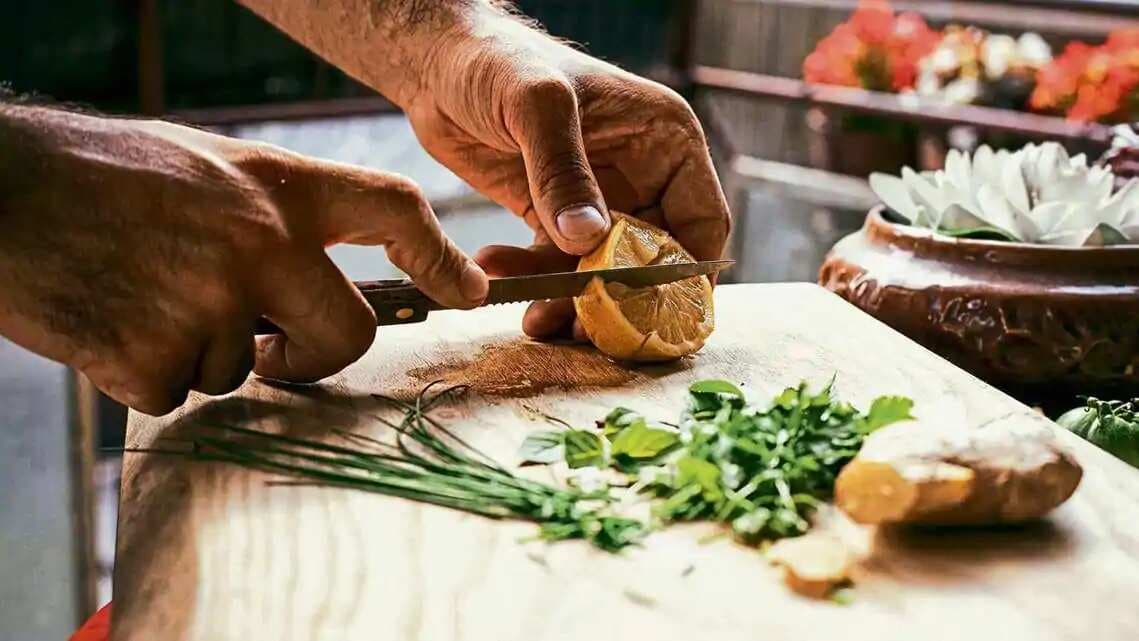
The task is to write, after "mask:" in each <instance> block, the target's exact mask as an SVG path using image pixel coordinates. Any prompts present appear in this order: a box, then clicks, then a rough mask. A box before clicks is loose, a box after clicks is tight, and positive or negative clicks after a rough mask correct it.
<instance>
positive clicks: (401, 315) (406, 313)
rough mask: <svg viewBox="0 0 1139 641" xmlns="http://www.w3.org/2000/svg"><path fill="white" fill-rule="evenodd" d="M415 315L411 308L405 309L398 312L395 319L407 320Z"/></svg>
mask: <svg viewBox="0 0 1139 641" xmlns="http://www.w3.org/2000/svg"><path fill="white" fill-rule="evenodd" d="M414 315H415V310H414V309H412V308H410V307H403V308H401V309H398V310H396V313H395V317H396V318H398V319H400V320H407V319H409V318H411V317H412V316H414Z"/></svg>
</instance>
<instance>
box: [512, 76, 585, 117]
mask: <svg viewBox="0 0 1139 641" xmlns="http://www.w3.org/2000/svg"><path fill="white" fill-rule="evenodd" d="M521 95H522V98H523V101H524V102H525V103H527V106H528V107H538V108H545V109H550V108H558V107H572V108H573V109H574V110H575V111H576V110H577V93H576V92H575V91H574V88H573V85H572V84H570V81H569V79H567V78H566V77H565V76H561V75H546V76H541V77H538V78H533V79H530V80H528V81H526V83H525V84H524V85H523V87H522V93H521Z"/></svg>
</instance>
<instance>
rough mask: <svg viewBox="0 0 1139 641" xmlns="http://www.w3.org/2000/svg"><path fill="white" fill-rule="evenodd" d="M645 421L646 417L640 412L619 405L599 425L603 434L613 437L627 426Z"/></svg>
mask: <svg viewBox="0 0 1139 641" xmlns="http://www.w3.org/2000/svg"><path fill="white" fill-rule="evenodd" d="M644 422H645V419H644V417H642V416H641V415H640V414H638V413H636V412H634V411H633V410H631V409H629V408H627V407H618V408H616V409H614V410H613V411H612V412H609V413H608V414H606V415H605V419H604V420H603V421H602V422H601V424H600V425H599V427H600V428H601V433H602V435H604V436H605V437H606V438H609V439H612V438H613V436H614V435H616V434H619V433H620V432H621V431H622V430H624V429H625V428H626V427H629V426H630V425H635V424H637V423H644Z"/></svg>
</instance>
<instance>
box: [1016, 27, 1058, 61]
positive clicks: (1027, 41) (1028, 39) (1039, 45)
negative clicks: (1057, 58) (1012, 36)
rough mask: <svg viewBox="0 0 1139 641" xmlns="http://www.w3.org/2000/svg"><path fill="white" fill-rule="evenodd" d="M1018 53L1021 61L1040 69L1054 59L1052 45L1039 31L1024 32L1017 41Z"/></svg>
mask: <svg viewBox="0 0 1139 641" xmlns="http://www.w3.org/2000/svg"><path fill="white" fill-rule="evenodd" d="M1016 49H1017V54H1019V56H1020V60H1021V62H1023V63H1024V64H1025V65H1027V66H1029V67H1035V68H1037V69H1039V68H1040V67H1043V66H1044V65H1046V64H1048V63H1049V62H1051V61H1052V47H1051V46H1050V45H1049V44H1048V43H1047V42H1045V40H1044V38H1043V37H1041V35H1040V34H1039V33H1033V32H1031V31H1029V32H1026V33H1022V34H1021V35H1020V38H1018V39H1017V41H1016Z"/></svg>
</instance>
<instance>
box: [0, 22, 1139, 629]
mask: <svg viewBox="0 0 1139 641" xmlns="http://www.w3.org/2000/svg"><path fill="white" fill-rule="evenodd" d="M517 4H518V7H519V9H521V10H522V11H523V12H525V13H527V14H529V15H531V16H533V17H535V18H537V19H538V20H539V21H541V22H542V23H543V24H545V25H546V27H547V28H548V29H549V31H551V32H552V33H554V34H556V35H558V36H562V37H566V38H570V39H572V40H575V41H577V42H580V43H582V44H583V45H584V46H585V47H586V48H587V49H588V50H589V51H590V52H591V53H593V54H594V55H597V56H599V57H602V58H605V59H608V60H610V61H613V62H615V63H617V64H619V65H621V66H624V67H626V68H628V69H631V70H633V71H636V72H638V73H641V74H643V75H647V76H650V77H652V78H655V79H657V80H659V81H661V82H664V83H667V84H669V85H671V86H673V87H674V88H676V89H677V90H678V91H680V92H681V93H683V94H684V95H685V96H686V97H687V98H689V99H690V100H691V101H692V102H693V105H694V107H695V108H696V111H697V113H698V115H699V116H700V117H701V120H702V121H703V123H704V126H705V129H706V131H707V133H708V136H709V141H710V145H711V147H712V151H713V156H714V158H715V160H716V163H717V168H718V171H719V172H720V174H721V178H722V181H723V184H724V187H725V190H726V191H727V194H728V197H729V200H730V202H731V205H732V209H733V212H734V215H735V217H736V221H737V224H736V231H735V234H734V237H733V239H732V249H731V251H732V254H733V257H734V258H736V260H737V261H738V263H737V267H736V268H735V269H734V270H733V271H732V272H731V273H730V274H729V275H728V277H727V279H726V280H728V281H729V282H760V281H792V280H805V281H813V280H815V277H816V273H817V270H818V267H819V264H820V262H821V261H822V259H823V257H824V255H825V254H826V251H827V250H828V248H829V247H830V246H831V245H832V244H833V243H834V242H835V241H836V240H838V239H839V238H840V237H842V236H843V235H845V234H847V233H850V232H852V231H854V230H855V229H857V228H858V227H859V226H860V225H861V223H862V220H863V218H864V216H865V213H866V211H867V209H868V208H869V207H871V206H872V205H873V204H874V203H875V202H876V201H877V199H876V198H875V197H874V196H873V195H872V193H871V192H870V191H869V188H868V186H867V183H866V176H867V174H868V173H869V172H870V171H873V170H886V171H897V170H898V168H899V167H900V166H901V165H902V164H909V165H912V166H921V167H924V168H933V167H936V166H937V165H938V163H939V162H940V158H942V157H944V152H945V150H946V149H947V148H950V147H958V148H963V149H971V148H973V147H975V146H976V145H978V144H980V143H981V142H988V143H990V144H995V145H1019V144H1021V143H1023V142H1025V141H1028V140H1042V139H1060V140H1063V141H1064V142H1066V143H1067V144H1068V146H1069V147H1071V148H1075V149H1079V150H1086V151H1088V152H1090V153H1091V154H1093V155H1095V154H1099V153H1101V152H1102V151H1103V150H1104V149H1105V148H1106V145H1107V142H1108V140H1109V135H1110V133H1109V128H1108V126H1109V125H1110V124H1111V123H1112V122H1114V121H1125V120H1135V119H1136V117H1135V116H1136V115H1137V114H1133V113H1130V110H1133V109H1139V100H1131V101H1130V102H1128V101H1127V100H1123V101H1122V102H1120V103H1119V104H1114V105H1111V106H1109V107H1108V108H1104V109H1101V110H1100V111H1092V112H1086V110H1085V111H1079V108H1080V105H1079V104H1076V101H1072V100H1054V101H1052V102H1048V101H1047V100H1044V99H1043V98H1039V97H1038V94H1040V95H1043V93H1042V91H1041V92H1038V91H1036V89H1037V85H1038V84H1039V83H1040V82H1043V80H1042V79H1043V78H1045V76H1044V75H1040V74H1041V73H1042V70H1043V69H1050V68H1051V67H1050V65H1051V66H1053V67H1054V66H1055V65H1056V63H1055V62H1054V60H1053V58H1054V57H1060V56H1062V55H1064V54H1065V52H1066V51H1067V49H1068V44H1069V43H1071V42H1073V41H1079V42H1086V43H1089V46H1093V47H1094V46H1101V45H1102V46H1105V47H1106V46H1107V45H1106V44H1104V43H1108V42H1109V34H1111V33H1112V32H1113V31H1118V30H1120V29H1124V28H1126V27H1132V28H1134V27H1136V26H1137V25H1139V22H1137V20H1139V2H1135V1H1125V0H1119V1H1108V0H1083V1H1070V2H1057V1H1049V0H1039V1H1036V2H1027V1H1013V2H933V1H930V2H920V1H911V2H894V3H893V9H895V10H897V11H898V12H913V15H914V16H916V17H917V18H920V21H921V25H922V27H923V29H929V30H933V31H937V33H938V34H939V35H938V37H937V41H940V42H941V43H942V45H941V46H940V48H939V49H938V50H936V51H935V47H934V44H930V45H929V46H925V45H923V44H922V43H921V42H916V43H911V42H907V43H903V44H904V45H905V46H904V47H903V49H904V50H899V51H901V52H900V53H899V52H896V51H892V50H891V51H890V52H889V55H891V56H894V55H897V56H900V60H898V61H895V60H892V59H891V60H890V61H888V64H885V66H883V65H881V64H879V65H878V66H877V67H876V66H874V65H871V66H870V67H867V66H866V65H854V66H851V64H850V63H849V61H847V60H845V59H844V58H843V53H842V51H838V50H836V49H837V48H838V47H839V46H840V45H841V43H834V42H828V41H827V40H826V39H825V37H826V36H827V34H829V33H831V32H832V30H834V29H835V28H836V27H838V26H839V25H840V24H843V23H845V22H847V21H848V20H850V19H851V15H852V12H853V11H854V10H855V9H856V7H857V4H858V3H857V2H856V1H855V0H782V1H774V0H770V1H764V0H671V1H670V0H520V1H519V2H518V3H517ZM2 12H3V13H2V16H0V83H4V84H6V85H7V86H8V88H9V89H11V90H13V91H15V92H16V93H21V94H37V95H39V96H41V97H42V98H44V99H48V100H53V101H58V102H63V103H71V104H75V105H78V106H82V107H85V108H90V109H97V110H100V111H103V112H108V113H121V114H144V115H150V116H162V117H168V118H173V119H177V120H180V121H182V122H186V123H191V124H195V125H198V126H202V127H207V128H210V129H213V130H216V131H218V132H221V133H225V134H229V135H233V136H239V137H245V138H254V139H259V140H264V141H267V142H271V143H275V144H278V145H281V146H284V147H287V148H290V149H293V150H295V151H298V152H303V153H306V154H311V155H314V156H320V157H324V158H330V159H335V160H340V161H345V162H351V163H356V164H360V165H366V166H370V167H377V168H382V169H387V170H391V171H396V172H400V173H403V174H406V175H408V176H410V177H412V178H414V179H415V180H416V181H418V182H419V183H420V184H421V185H422V186H423V187H424V189H425V191H426V192H427V193H428V195H429V197H430V198H431V200H432V201H433V204H434V205H435V209H436V211H437V212H438V213H439V216H440V219H441V220H442V222H443V225H444V227H445V228H446V229H447V230H448V232H449V233H450V234H451V237H452V238H453V239H454V240H455V241H456V242H457V243H458V244H459V245H460V246H461V247H462V248H463V249H465V250H468V251H474V250H476V249H477V248H479V247H480V246H482V245H484V244H487V243H490V242H496V243H514V244H527V243H528V242H529V236H530V235H529V232H528V230H527V229H526V228H525V227H524V226H523V225H522V224H521V223H520V222H519V221H517V220H516V219H515V218H514V217H513V216H511V215H510V214H508V213H507V212H505V211H504V210H502V209H500V208H498V207H496V206H494V205H493V204H492V203H489V202H487V201H485V200H483V199H482V198H481V197H480V196H479V195H478V194H476V193H474V192H473V191H472V190H471V189H470V188H469V187H468V186H467V185H466V184H464V183H463V182H462V181H461V180H459V179H458V178H457V177H455V176H454V175H452V174H451V173H450V172H448V171H447V170H446V169H444V168H443V167H441V166H440V165H438V164H437V163H435V162H434V161H433V160H432V159H431V158H430V157H429V156H428V155H427V154H426V153H425V152H423V151H422V150H421V149H420V147H419V146H418V144H417V143H416V140H415V137H414V135H413V134H412V132H411V130H410V128H409V126H408V125H407V123H406V121H405V119H404V118H403V117H402V115H401V114H400V113H399V112H398V111H397V110H395V109H394V108H393V107H392V105H390V104H389V103H388V102H387V101H385V100H384V99H383V98H382V97H380V96H378V95H376V94H375V93H374V92H372V91H371V90H369V89H367V88H366V87H363V86H361V85H359V84H357V83H355V82H354V81H352V80H351V79H349V78H348V77H346V76H345V75H344V74H342V73H340V72H339V71H337V70H336V69H334V68H333V67H331V66H329V65H328V64H326V63H324V62H323V61H321V60H320V59H318V58H316V57H315V56H313V55H312V54H310V53H309V52H307V51H306V50H305V49H303V48H302V47H300V46H299V45H296V44H295V43H293V42H291V41H290V40H289V39H288V38H287V37H285V36H284V35H282V34H281V33H279V32H277V31H276V30H274V29H273V28H272V27H270V26H268V25H267V24H265V23H264V22H262V21H261V20H259V19H258V18H257V17H255V16H254V15H252V14H251V13H249V12H248V11H246V10H244V9H243V8H241V7H239V6H238V5H237V4H236V3H235V2H232V1H231V0H103V1H101V2H90V1H88V0H52V1H51V2H31V1H29V0H6V1H5V2H3V3H2ZM856 26H857V25H856ZM966 26H968V27H971V28H970V29H966V28H964V27H966ZM959 27H961V28H959ZM921 33H925V32H924V31H923V32H921ZM1026 33H1028V34H1032V36H1031V37H1029V38H1025V37H1024V34H1026ZM994 35H998V36H1001V38H999V39H993V40H991V41H988V40H987V39H988V38H991V37H993V36H994ZM1006 35H1007V36H1008V38H1007V39H1005V38H1004V36H1006ZM1009 41H1013V46H1012V48H1011V49H1010V48H1009V45H1008V43H1009ZM947 42H948V43H950V44H952V43H954V42H957V43H958V45H955V46H946V43H947ZM944 49H948V51H942V50H944ZM993 52H998V53H1000V55H1001V56H1003V57H994V56H997V53H993ZM1001 52H1003V53H1001ZM934 54H936V55H934ZM809 57H813V59H814V63H807V64H805V62H807V61H808V60H809ZM978 58H982V59H983V60H982V62H983V63H984V64H983V65H980V66H979V64H978ZM879 62H880V61H879ZM895 63H897V64H895ZM1065 68H1067V67H1065ZM883 69H885V70H887V71H883ZM899 69H908V73H909V74H910V75H911V76H912V77H900V76H899V75H898V73H899V72H898V70H899ZM882 74H885V76H884V77H879V76H881V75H882ZM805 75H806V76H807V77H806V78H805ZM1054 76H1055V74H1053V75H1051V76H1047V77H1048V78H1051V79H1052V80H1051V81H1055V82H1061V81H1064V80H1065V79H1064V78H1060V79H1057V78H1055V77H1054ZM805 80H809V81H810V82H811V83H815V84H807V83H806V82H805ZM1137 82H1139V81H1137ZM824 85H829V86H824ZM915 95H919V96H921V97H922V98H923V100H925V101H926V102H923V103H922V104H921V106H916V105H917V103H915V102H914V100H913V99H914V96H915ZM1127 95H1128V96H1131V97H1132V98H1134V97H1135V96H1139V93H1136V94H1134V95H1132V94H1127ZM1121 100H1122V99H1121ZM931 104H933V105H935V107H933V108H931V107H930V105H931ZM1077 112H1078V113H1077ZM0 153H4V150H0ZM332 253H333V255H334V258H335V259H336V260H337V262H338V263H339V264H340V265H341V266H342V267H343V269H345V271H346V272H347V273H348V274H349V275H350V276H351V277H353V278H356V279H374V278H385V277H392V276H395V275H396V272H395V270H394V269H393V268H392V267H391V266H390V264H389V263H388V262H387V261H386V259H385V258H384V256H383V253H382V251H381V250H377V249H362V248H346V247H341V248H334V249H333V250H332ZM125 417H126V413H125V411H124V410H123V409H122V408H121V407H118V406H116V405H115V404H114V403H111V402H109V401H108V400H107V399H105V398H103V397H101V396H100V395H99V394H97V393H96V392H94V391H93V390H92V389H91V388H90V387H89V386H87V385H86V384H85V383H84V381H82V380H79V379H77V378H75V377H73V376H72V375H71V374H70V373H68V372H67V371H65V370H64V369H63V368H61V367H59V366H56V365H54V364H51V363H48V362H46V361H44V360H42V359H39V358H37V357H35V356H32V355H30V354H28V353H26V352H23V351H21V350H19V349H18V348H16V347H14V346H13V345H11V344H8V343H5V342H3V341H2V339H0V481H2V482H3V483H4V485H3V487H4V488H5V491H4V498H3V501H2V503H0V641H28V640H35V639H63V638H66V637H67V636H68V635H69V634H70V633H71V632H72V631H73V630H74V629H75V627H76V626H77V625H78V624H79V623H80V622H81V621H82V620H83V619H84V618H85V617H86V616H88V615H89V614H91V613H92V612H93V611H94V609H95V608H97V607H98V606H100V605H102V604H103V603H105V602H106V601H107V600H109V599H110V594H111V592H110V571H111V566H112V563H113V558H114V532H115V507H116V504H117V491H118V466H119V459H118V457H117V456H116V455H115V454H114V453H113V449H114V448H115V447H118V446H121V444H122V439H123V429H124V421H125Z"/></svg>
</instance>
